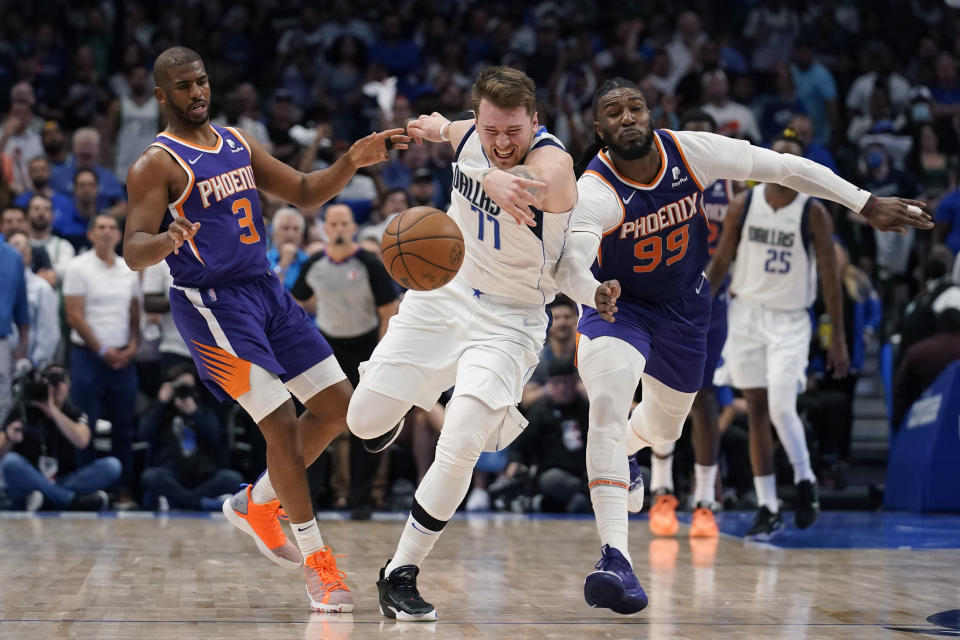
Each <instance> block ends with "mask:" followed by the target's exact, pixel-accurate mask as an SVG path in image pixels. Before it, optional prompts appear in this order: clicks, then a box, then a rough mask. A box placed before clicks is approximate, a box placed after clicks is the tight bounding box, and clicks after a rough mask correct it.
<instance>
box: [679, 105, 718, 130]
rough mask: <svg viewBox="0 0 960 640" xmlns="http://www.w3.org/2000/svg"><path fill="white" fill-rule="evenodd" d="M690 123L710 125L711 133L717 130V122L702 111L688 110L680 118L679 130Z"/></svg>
mask: <svg viewBox="0 0 960 640" xmlns="http://www.w3.org/2000/svg"><path fill="white" fill-rule="evenodd" d="M691 122H706V123H707V124H709V125H710V130H711V131H714V132H715V131H716V130H717V121H716V119H715V118H714V117H713V116H712V115H710V114H709V113H707V112H706V111H704V110H703V109H690V110H689V111H687V112H685V113H684V114H683V115H682V116H680V128H681V129H686V128H687V125H688V124H690V123H691Z"/></svg>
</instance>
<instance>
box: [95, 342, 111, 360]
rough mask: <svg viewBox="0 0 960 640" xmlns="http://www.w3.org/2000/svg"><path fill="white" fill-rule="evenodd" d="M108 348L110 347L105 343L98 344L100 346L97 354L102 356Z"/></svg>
mask: <svg viewBox="0 0 960 640" xmlns="http://www.w3.org/2000/svg"><path fill="white" fill-rule="evenodd" d="M109 348H110V347H108V346H107V345H105V344H102V345H100V348H99V349H98V350H97V355H98V356H100V357H101V358H102V357H103V356H104V355H106V353H107V349H109Z"/></svg>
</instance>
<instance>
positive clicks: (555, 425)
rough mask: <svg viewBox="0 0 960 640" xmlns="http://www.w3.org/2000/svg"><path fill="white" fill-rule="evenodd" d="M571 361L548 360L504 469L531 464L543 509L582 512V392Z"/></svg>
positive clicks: (586, 504) (511, 473) (585, 502)
mask: <svg viewBox="0 0 960 640" xmlns="http://www.w3.org/2000/svg"><path fill="white" fill-rule="evenodd" d="M578 381H579V378H578V376H577V370H576V368H575V367H574V366H573V361H572V360H569V359H566V358H564V359H556V360H553V361H552V362H551V363H550V369H549V372H548V377H547V384H546V388H547V391H546V394H545V395H544V396H543V397H541V398H540V399H539V400H537V402H536V403H534V405H533V406H532V407H531V408H530V411H529V414H528V418H529V420H530V424H528V425H527V428H526V429H524V430H523V433H522V434H520V437H519V438H517V440H516V442H514V443H513V446H511V447H510V448H509V452H510V458H511V462H510V464H509V465H508V466H507V470H506V472H505V475H506V476H507V477H508V478H512V477H515V476H516V475H517V473H518V471H519V469H520V466H521V465H523V466H526V467H527V468H533V467H536V480H535V487H536V489H535V491H536V493H538V494H540V495H541V496H542V499H541V500H542V501H540V500H536V499H534V500H535V501H534V504H535V505H536V504H537V503H539V506H540V509H539V510H542V511H559V512H566V513H587V512H589V511H590V498H589V496H588V490H587V479H586V477H587V458H586V442H587V414H588V411H589V405H588V402H587V398H586V396H585V395H584V394H583V393H582V392H581V391H580V390H579V388H578Z"/></svg>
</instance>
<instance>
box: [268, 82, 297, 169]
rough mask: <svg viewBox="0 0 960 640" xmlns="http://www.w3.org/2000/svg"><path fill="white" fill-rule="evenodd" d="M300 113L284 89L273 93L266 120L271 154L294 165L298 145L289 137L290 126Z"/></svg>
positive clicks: (291, 97)
mask: <svg viewBox="0 0 960 640" xmlns="http://www.w3.org/2000/svg"><path fill="white" fill-rule="evenodd" d="M299 117H300V114H299V113H298V110H297V107H296V105H294V104H293V96H292V95H291V94H290V92H289V91H288V90H286V89H278V90H277V91H276V92H275V93H274V94H273V101H272V103H271V105H270V118H269V119H268V120H267V135H269V136H270V144H271V146H272V147H273V155H274V157H276V158H277V160H280V161H281V162H285V163H287V164H289V165H290V166H296V161H297V158H298V157H299V154H300V145H299V144H298V143H297V141H296V140H294V139H293V138H291V137H290V128H291V127H292V126H293V125H295V124H296V123H297V120H298V119H299Z"/></svg>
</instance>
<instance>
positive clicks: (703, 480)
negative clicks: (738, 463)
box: [693, 463, 717, 505]
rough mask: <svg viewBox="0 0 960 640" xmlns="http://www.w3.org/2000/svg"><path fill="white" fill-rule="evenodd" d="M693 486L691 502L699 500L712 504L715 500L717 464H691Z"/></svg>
mask: <svg viewBox="0 0 960 640" xmlns="http://www.w3.org/2000/svg"><path fill="white" fill-rule="evenodd" d="M693 474H694V488H693V504H694V505H697V504H699V503H701V502H706V503H709V504H713V503H714V502H716V501H717V465H715V464H711V465H708V466H704V465H702V464H697V463H694V464H693Z"/></svg>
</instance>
